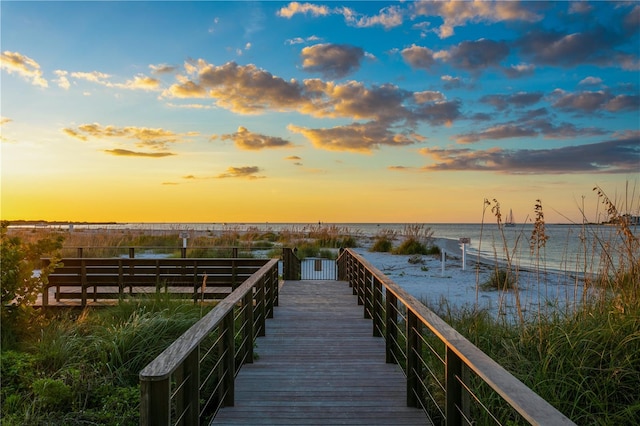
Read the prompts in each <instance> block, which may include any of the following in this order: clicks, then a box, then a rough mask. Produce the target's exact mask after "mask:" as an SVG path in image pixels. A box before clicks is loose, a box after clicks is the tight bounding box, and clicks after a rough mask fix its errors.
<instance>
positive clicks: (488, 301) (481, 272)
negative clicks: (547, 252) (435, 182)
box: [354, 238, 583, 321]
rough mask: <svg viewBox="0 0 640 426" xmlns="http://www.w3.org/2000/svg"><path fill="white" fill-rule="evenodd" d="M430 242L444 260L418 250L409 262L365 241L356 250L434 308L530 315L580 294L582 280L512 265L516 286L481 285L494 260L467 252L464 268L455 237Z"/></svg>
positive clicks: (572, 301)
mask: <svg viewBox="0 0 640 426" xmlns="http://www.w3.org/2000/svg"><path fill="white" fill-rule="evenodd" d="M434 242H435V244H436V245H437V246H438V247H440V248H441V250H444V251H445V252H446V253H447V255H446V260H445V261H444V263H443V261H442V256H421V257H420V259H421V262H420V263H417V264H412V263H410V262H409V259H410V258H411V257H412V256H405V255H393V254H390V253H373V252H370V251H369V248H368V247H366V245H365V246H364V247H359V248H356V249H354V250H355V251H356V252H357V253H359V254H360V255H361V256H363V257H364V258H365V259H367V260H368V261H369V262H371V264H373V265H374V266H375V267H376V268H378V269H379V270H380V271H381V272H383V273H384V274H385V275H387V276H388V277H389V278H391V279H392V280H393V281H394V282H395V283H396V284H398V285H400V286H401V287H403V288H404V289H405V290H406V291H407V292H409V293H410V294H411V295H412V296H414V297H416V298H417V299H418V300H421V301H423V302H424V303H425V304H427V305H428V306H429V307H431V308H432V309H434V310H436V311H438V310H439V309H450V308H455V309H485V310H487V311H489V312H490V313H491V314H492V315H493V316H495V317H502V318H506V319H508V320H509V321H511V320H513V319H518V318H523V319H526V320H530V319H535V317H537V316H538V315H539V314H541V313H549V312H552V311H557V310H558V309H561V310H565V309H571V308H572V307H574V306H575V304H576V302H579V301H580V299H581V297H582V289H583V286H582V283H581V281H580V280H578V279H577V278H576V277H575V276H569V275H567V274H564V273H561V272H556V271H545V272H541V273H537V272H535V271H525V270H516V271H515V272H514V273H515V274H516V277H517V284H518V291H517V292H516V291H515V290H508V291H498V290H486V289H483V286H482V284H483V283H485V282H487V281H488V280H489V278H490V275H491V274H492V273H493V271H495V269H496V266H495V262H492V261H491V260H489V259H478V258H477V257H476V256H473V258H472V257H471V256H469V255H467V257H466V265H465V267H464V268H463V265H462V250H461V248H460V245H459V243H458V242H457V241H455V240H449V239H444V238H436V239H435V241H434ZM516 295H517V296H516Z"/></svg>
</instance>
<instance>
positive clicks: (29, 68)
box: [0, 50, 49, 87]
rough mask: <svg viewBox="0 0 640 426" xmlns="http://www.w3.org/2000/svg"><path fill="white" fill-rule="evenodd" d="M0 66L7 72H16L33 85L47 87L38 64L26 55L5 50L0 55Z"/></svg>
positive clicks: (47, 84)
mask: <svg viewBox="0 0 640 426" xmlns="http://www.w3.org/2000/svg"><path fill="white" fill-rule="evenodd" d="M0 68H2V69H3V70H6V71H7V72H8V73H9V74H12V73H16V74H18V75H19V76H21V77H22V78H24V79H25V80H27V81H29V82H31V84H33V85H34V86H40V87H48V86H49V83H48V82H47V80H45V79H44V78H43V77H42V70H41V69H40V64H38V63H37V62H36V61H34V60H33V59H31V58H30V57H28V56H26V55H22V54H20V53H18V52H10V51H8V50H5V51H4V52H2V55H0Z"/></svg>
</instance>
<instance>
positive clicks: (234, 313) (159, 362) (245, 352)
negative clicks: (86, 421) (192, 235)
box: [140, 259, 278, 426]
mask: <svg viewBox="0 0 640 426" xmlns="http://www.w3.org/2000/svg"><path fill="white" fill-rule="evenodd" d="M277 303H278V260H277V259H273V260H270V261H268V263H267V264H266V265H264V266H263V267H262V268H260V270H258V271H257V272H256V273H255V274H253V275H251V276H250V277H249V278H248V279H247V280H246V281H245V282H244V283H242V284H241V285H240V286H239V287H238V288H237V289H235V290H234V291H233V292H232V293H231V294H230V295H229V296H227V297H226V298H225V299H223V300H222V301H220V302H219V303H218V304H217V305H216V306H215V308H213V309H212V310H211V311H210V312H209V313H207V314H206V315H205V316H204V317H203V318H202V319H201V320H200V321H198V322H197V323H196V324H195V325H194V326H193V327H191V328H190V329H189V330H188V331H187V332H185V333H184V334H183V335H182V336H181V337H180V338H178V339H177V340H176V341H175V342H174V343H173V344H172V345H171V346H169V347H168V348H167V349H166V350H165V351H164V352H162V353H161V354H160V355H159V356H158V357H157V358H156V359H155V360H153V361H152V362H151V363H150V364H149V365H147V366H146V367H145V368H144V369H143V370H142V371H141V372H140V398H141V399H140V424H141V425H153V426H156V425H198V424H204V423H206V422H208V421H209V420H210V419H211V418H212V417H213V416H215V413H216V412H217V411H218V410H219V409H220V408H221V407H223V406H232V405H234V379H235V376H236V374H237V373H238V371H239V370H240V367H241V366H242V365H243V364H244V363H252V362H253V345H254V341H255V339H256V338H257V337H258V336H263V335H264V333H265V321H266V318H271V317H272V316H273V308H274V306H276V305H277Z"/></svg>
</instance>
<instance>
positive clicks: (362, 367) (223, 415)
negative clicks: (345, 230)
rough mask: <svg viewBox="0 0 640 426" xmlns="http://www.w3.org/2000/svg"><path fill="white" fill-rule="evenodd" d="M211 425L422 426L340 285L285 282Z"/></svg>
mask: <svg viewBox="0 0 640 426" xmlns="http://www.w3.org/2000/svg"><path fill="white" fill-rule="evenodd" d="M256 353H257V356H258V359H257V360H256V361H254V363H253V364H246V365H244V366H243V367H242V369H241V370H240V373H239V374H238V377H237V378H236V382H235V383H236V384H235V386H236V389H235V406H234V407H226V408H223V409H222V410H220V412H219V413H218V415H217V417H216V418H215V420H214V422H213V424H215V425H240V424H241V425H267V424H269V425H333V424H344V425H424V424H429V422H428V420H427V417H426V416H425V414H424V412H423V411H422V410H420V409H417V408H411V407H407V406H406V400H407V399H406V380H405V376H404V374H403V372H402V370H401V369H400V367H399V366H397V365H395V364H387V363H386V362H385V343H384V340H383V339H382V338H380V337H372V322H371V320H366V319H364V318H363V309H362V306H358V305H357V302H356V297H355V296H353V295H352V290H351V288H349V286H348V284H347V283H346V282H341V281H287V282H285V284H284V285H283V287H282V289H281V291H280V299H279V306H278V307H277V308H276V310H275V315H274V318H273V319H270V320H268V321H267V331H266V336H265V337H260V338H258V340H257V347H256Z"/></svg>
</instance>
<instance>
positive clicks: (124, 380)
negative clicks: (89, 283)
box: [0, 295, 210, 426]
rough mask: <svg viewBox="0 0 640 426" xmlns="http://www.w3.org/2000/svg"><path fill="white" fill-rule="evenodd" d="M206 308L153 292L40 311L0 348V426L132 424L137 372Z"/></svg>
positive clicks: (135, 419)
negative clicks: (30, 327)
mask: <svg viewBox="0 0 640 426" xmlns="http://www.w3.org/2000/svg"><path fill="white" fill-rule="evenodd" d="M203 309H204V310H203ZM208 309H210V305H203V306H201V305H194V304H193V303H184V302H180V301H176V300H170V299H169V298H168V297H165V296H163V295H158V296H153V297H149V298H144V299H138V300H132V301H127V302H122V303H121V304H119V305H117V306H113V307H107V308H97V309H96V308H93V309H92V308H87V309H85V310H83V311H82V312H80V313H77V312H73V311H59V312H56V313H50V314H48V316H47V318H46V322H44V323H40V327H39V329H38V330H37V331H36V332H33V333H31V334H30V335H29V336H23V337H22V338H21V340H20V341H18V342H16V345H14V347H13V348H12V349H10V350H9V349H5V348H4V347H3V350H2V352H1V353H0V368H1V371H0V373H1V375H2V388H1V389H0V393H1V397H2V398H1V399H2V406H1V410H2V424H3V425H8V426H11V425H16V426H17V425H24V424H69V425H71V424H105V425H118V424H119V425H123V424H137V423H138V417H139V399H140V389H139V384H138V374H139V372H140V370H142V368H143V367H144V366H145V365H147V364H148V363H149V362H151V361H152V360H153V359H154V358H155V357H156V356H157V355H158V354H160V352H162V351H163V350H164V349H165V348H166V347H167V346H169V344H171V343H172V342H173V341H174V340H175V339H177V338H178V337H179V336H180V335H181V334H183V333H184V332H185V331H186V330H187V329H188V328H189V327H191V325H193V324H194V323H195V322H196V321H197V320H199V319H200V318H201V316H202V315H203V314H204V313H205V312H206V311H207V310H208Z"/></svg>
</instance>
